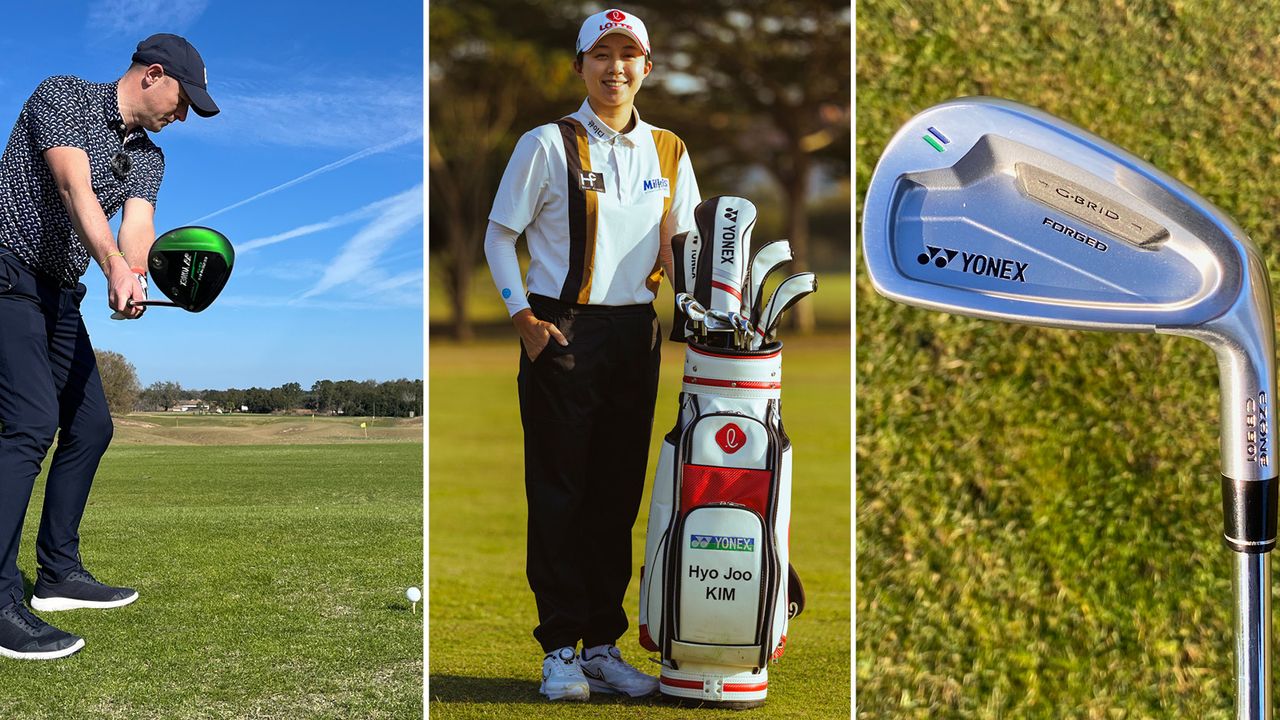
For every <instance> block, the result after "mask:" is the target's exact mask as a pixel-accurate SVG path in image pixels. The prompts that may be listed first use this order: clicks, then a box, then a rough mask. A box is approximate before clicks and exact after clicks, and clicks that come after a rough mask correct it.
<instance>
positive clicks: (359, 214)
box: [236, 186, 421, 255]
mask: <svg viewBox="0 0 1280 720" xmlns="http://www.w3.org/2000/svg"><path fill="white" fill-rule="evenodd" d="M419 187H421V186H419ZM402 195H403V193H401V194H398V195H392V196H391V197H389V198H383V199H381V200H375V201H374V202H371V203H369V204H368V205H365V206H364V207H361V208H357V209H355V210H352V211H351V212H346V213H342V214H341V215H334V216H333V217H331V218H329V219H328V220H321V221H320V222H316V223H308V224H306V225H301V226H299V227H296V228H293V229H291V230H286V231H284V232H282V233H276V234H275V235H268V236H266V237H260V238H254V239H253V240H249V241H247V242H244V243H240V244H238V245H237V246H236V253H237V254H240V255H243V254H245V253H247V252H250V251H253V250H257V249H258V248H263V247H267V246H268V245H275V244H276V243H282V242H285V241H286V240H293V239H294V238H300V237H304V236H307V235H314V234H315V233H318V232H323V231H325V230H329V229H332V228H336V227H342V226H343V225H347V224H350V223H353V222H355V221H357V220H362V219H364V218H367V217H372V216H374V215H377V214H379V213H381V212H382V211H383V210H384V208H386V207H387V206H389V205H393V204H395V203H397V202H399V201H400V198H401V197H402ZM419 197H421V192H419ZM419 215H421V212H419Z"/></svg>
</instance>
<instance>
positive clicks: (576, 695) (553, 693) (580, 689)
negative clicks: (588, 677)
mask: <svg viewBox="0 0 1280 720" xmlns="http://www.w3.org/2000/svg"><path fill="white" fill-rule="evenodd" d="M538 692H540V693H542V694H543V695H546V696H547V699H548V700H588V699H590V698H591V691H590V689H588V685H587V683H581V684H574V685H565V686H564V687H559V688H553V689H551V690H548V689H547V684H546V683H545V682H544V683H542V687H540V688H538Z"/></svg>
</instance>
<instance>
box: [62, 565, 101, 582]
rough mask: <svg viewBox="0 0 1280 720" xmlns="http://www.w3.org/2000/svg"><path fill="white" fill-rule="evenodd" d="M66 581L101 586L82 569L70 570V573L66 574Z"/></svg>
mask: <svg viewBox="0 0 1280 720" xmlns="http://www.w3.org/2000/svg"><path fill="white" fill-rule="evenodd" d="M66 580H79V581H80V582H86V583H89V584H91V585H101V584H102V583H101V582H100V581H99V580H98V579H97V578H95V577H94V576H93V575H92V574H91V573H90V572H89V571H88V570H85V569H84V568H80V569H78V570H72V571H71V572H69V573H67V577H66ZM64 582H65V581H64Z"/></svg>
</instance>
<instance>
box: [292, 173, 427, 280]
mask: <svg viewBox="0 0 1280 720" xmlns="http://www.w3.org/2000/svg"><path fill="white" fill-rule="evenodd" d="M422 199H423V198H422V185H421V184H418V185H416V186H414V187H413V188H411V189H409V190H406V191H405V192H402V193H400V194H399V195H396V196H394V197H391V198H388V199H387V200H386V201H384V202H385V205H384V206H383V208H382V212H381V213H380V214H379V215H378V217H376V218H374V220H373V221H372V222H370V223H369V224H368V225H366V226H365V227H363V228H361V230H360V232H358V233H356V234H355V236H354V237H352V238H351V239H350V240H349V241H347V244H346V245H345V246H343V248H342V250H341V251H340V252H339V253H338V256H337V257H336V258H335V259H334V261H333V262H332V263H330V264H329V266H328V268H327V269H326V270H325V273H324V275H323V276H322V277H321V278H320V281H319V282H318V283H316V285H315V287H313V288H311V289H310V290H308V291H306V292H305V293H303V294H302V297H303V298H304V299H305V298H311V297H314V296H316V295H319V294H321V293H323V292H326V291H328V290H331V289H333V288H335V287H339V286H342V285H344V284H346V283H348V282H352V281H360V282H365V283H368V282H369V281H370V280H374V281H375V282H374V283H373V284H375V285H380V284H383V283H384V282H386V280H385V278H386V274H385V273H384V272H382V271H381V269H380V268H379V263H378V261H379V259H380V258H381V257H382V255H383V253H385V252H386V251H387V249H388V248H389V247H391V244H392V243H393V242H394V241H395V240H396V238H398V237H400V236H401V235H402V234H403V233H405V232H406V231H408V230H409V229H410V228H412V227H414V226H415V225H417V224H419V223H421V222H422ZM403 277H404V276H403V275H402V276H400V278H403ZM397 279H399V278H393V280H392V282H394V281H395V280H397ZM362 289H363V288H362Z"/></svg>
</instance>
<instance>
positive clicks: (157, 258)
mask: <svg viewBox="0 0 1280 720" xmlns="http://www.w3.org/2000/svg"><path fill="white" fill-rule="evenodd" d="M234 264H235V250H233V249H232V247H231V241H229V240H227V238H226V236H224V235H223V234H222V233H220V232H218V231H217V230H212V229H210V228H207V227H195V226H189V227H180V228H176V229H173V230H170V231H169V232H167V233H165V234H163V235H161V236H160V237H158V238H156V241H155V244H153V245H152V246H151V252H150V253H149V254H148V256H147V267H148V270H149V272H150V275H151V285H152V287H155V288H158V289H159V290H160V292H162V293H164V295H165V296H166V297H168V298H169V299H170V300H172V301H173V304H174V305H176V306H177V307H180V308H182V309H184V310H188V311H190V312H200V311H201V310H204V309H205V308H207V307H209V304H210V303H212V302H213V301H214V299H215V298H217V297H218V294H219V293H220V292H222V288H223V287H225V286H226V284H227V279H228V278H230V277H231V268H232V266H233V265H234ZM140 304H143V305H150V304H164V303H157V302H147V303H140Z"/></svg>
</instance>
